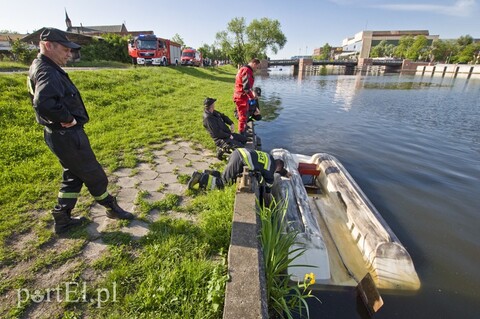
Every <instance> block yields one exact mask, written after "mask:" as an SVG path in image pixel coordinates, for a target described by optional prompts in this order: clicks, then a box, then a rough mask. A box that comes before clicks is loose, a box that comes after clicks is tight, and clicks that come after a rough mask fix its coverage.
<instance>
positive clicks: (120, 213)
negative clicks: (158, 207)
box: [99, 196, 135, 220]
mask: <svg viewBox="0 0 480 319" xmlns="http://www.w3.org/2000/svg"><path fill="white" fill-rule="evenodd" d="M99 204H100V205H102V206H104V207H105V208H106V209H107V217H108V218H112V219H128V220H131V219H134V218H135V216H134V215H133V214H132V213H129V212H127V211H126V210H124V209H123V208H121V207H120V206H118V204H117V199H116V198H115V197H113V196H109V199H108V200H107V201H106V202H105V203H99Z"/></svg>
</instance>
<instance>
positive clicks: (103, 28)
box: [65, 10, 153, 36]
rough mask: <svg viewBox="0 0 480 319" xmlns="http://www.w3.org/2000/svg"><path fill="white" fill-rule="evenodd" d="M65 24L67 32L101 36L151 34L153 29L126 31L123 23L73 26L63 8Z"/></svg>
mask: <svg viewBox="0 0 480 319" xmlns="http://www.w3.org/2000/svg"><path fill="white" fill-rule="evenodd" d="M65 24H66V26H67V32H70V33H77V34H84V35H89V36H102V35H103V34H118V35H130V36H136V35H139V34H153V31H128V30H127V27H126V26H125V23H122V24H119V25H97V26H83V25H82V24H80V26H73V25H72V20H70V18H69V17H68V13H67V10H65Z"/></svg>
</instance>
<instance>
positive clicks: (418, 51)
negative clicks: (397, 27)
mask: <svg viewBox="0 0 480 319" xmlns="http://www.w3.org/2000/svg"><path fill="white" fill-rule="evenodd" d="M428 49H429V46H428V39H427V37H426V36H424V35H418V36H416V37H415V38H414V40H413V42H412V45H411V46H410V47H409V48H408V49H407V52H406V54H405V57H406V58H407V59H410V60H412V61H417V60H418V59H419V58H423V59H425V57H427V56H428V51H429V50H428Z"/></svg>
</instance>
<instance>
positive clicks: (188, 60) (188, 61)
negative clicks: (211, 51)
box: [181, 48, 203, 66]
mask: <svg viewBox="0 0 480 319" xmlns="http://www.w3.org/2000/svg"><path fill="white" fill-rule="evenodd" d="M181 63H182V65H193V66H202V65H203V59H202V53H201V52H200V51H197V50H195V49H194V48H185V49H183V51H182V61H181Z"/></svg>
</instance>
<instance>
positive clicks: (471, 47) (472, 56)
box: [456, 43, 480, 63]
mask: <svg viewBox="0 0 480 319" xmlns="http://www.w3.org/2000/svg"><path fill="white" fill-rule="evenodd" d="M479 53H480V43H470V44H467V45H466V46H465V47H464V48H463V49H462V50H461V51H460V52H459V53H458V55H457V59H456V60H457V62H458V63H475V62H477V57H478V54H479Z"/></svg>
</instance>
